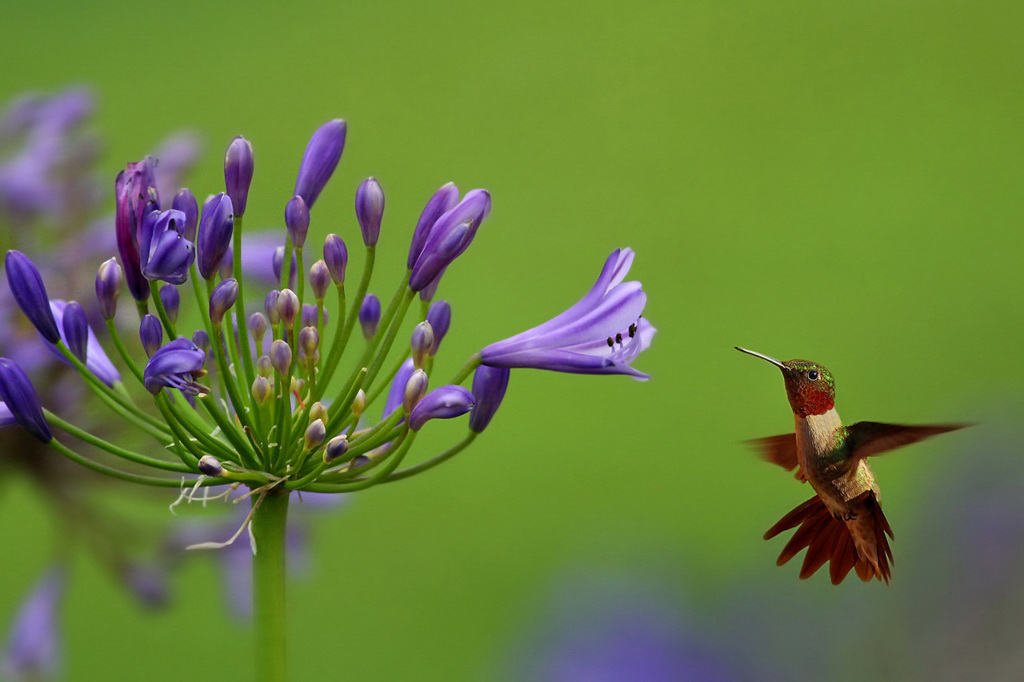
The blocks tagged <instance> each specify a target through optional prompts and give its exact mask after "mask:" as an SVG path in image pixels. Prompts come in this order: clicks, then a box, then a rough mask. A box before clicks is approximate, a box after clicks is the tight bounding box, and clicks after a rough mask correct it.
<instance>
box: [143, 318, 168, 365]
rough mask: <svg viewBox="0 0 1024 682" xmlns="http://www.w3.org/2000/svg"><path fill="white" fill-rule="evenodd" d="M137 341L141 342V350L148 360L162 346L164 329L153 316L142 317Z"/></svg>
mask: <svg viewBox="0 0 1024 682" xmlns="http://www.w3.org/2000/svg"><path fill="white" fill-rule="evenodd" d="M139 340H140V341H142V349H143V350H144V351H146V357H149V358H151V357H153V354H154V353H156V352H157V351H158V350H160V347H161V346H163V345H164V328H163V326H162V325H161V324H160V320H159V319H157V317H156V316H155V315H143V317H142V322H140V323H139Z"/></svg>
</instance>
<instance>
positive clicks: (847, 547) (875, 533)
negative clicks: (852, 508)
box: [764, 491, 892, 585]
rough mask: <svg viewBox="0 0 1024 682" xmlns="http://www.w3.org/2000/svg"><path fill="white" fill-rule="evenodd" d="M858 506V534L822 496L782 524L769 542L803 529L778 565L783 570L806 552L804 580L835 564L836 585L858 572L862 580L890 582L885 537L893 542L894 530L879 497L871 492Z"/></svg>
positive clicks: (766, 536)
mask: <svg viewBox="0 0 1024 682" xmlns="http://www.w3.org/2000/svg"><path fill="white" fill-rule="evenodd" d="M857 503H858V504H857V517H856V518H855V519H853V520H851V521H850V522H849V524H850V525H853V524H856V526H855V528H854V529H852V530H853V532H851V528H848V522H846V521H843V520H842V519H837V518H836V517H834V516H833V515H832V512H831V511H829V509H828V507H826V506H825V503H824V502H822V501H821V498H819V497H818V496H817V495H815V496H814V497H812V498H811V499H809V500H807V501H806V502H804V503H803V504H801V505H800V506H798V507H797V508H796V509H794V510H793V511H791V512H789V513H788V514H786V515H785V516H783V517H782V518H781V519H779V522H778V523H776V524H775V525H774V526H772V527H771V528H769V529H768V532H766V533H765V534H764V539H765V540H769V539H771V538H773V537H775V536H776V535H778V534H779V533H781V532H783V531H786V530H790V529H791V528H796V529H797V530H796V533H794V534H793V537H791V538H790V539H789V542H787V543H786V546H785V547H784V548H783V549H782V553H781V554H779V559H778V561H777V562H776V563H777V565H779V566H782V565H783V564H785V563H786V562H787V561H789V560H790V559H792V558H793V557H794V556H796V555H797V554H799V553H800V552H801V551H802V550H803V549H804V548H806V549H807V554H806V556H804V563H803V566H801V567H800V578H801V579H802V580H804V579H807V578H809V577H811V576H812V575H814V573H816V572H817V570H818V569H819V568H821V567H822V566H824V565H825V564H826V563H828V562H831V563H830V565H829V575H830V577H831V579H832V584H833V585H838V584H839V583H841V582H842V581H843V580H844V579H845V578H846V576H847V574H849V572H850V571H851V570H853V569H856V573H857V576H858V577H859V578H860V579H861V580H864V581H867V580H871V579H872V578H878V579H879V580H884V581H885V582H886V583H888V582H889V576H890V574H891V572H890V569H889V564H890V562H891V561H892V550H891V549H890V548H889V542H888V540H886V537H885V535H886V533H888V535H889V537H892V530H891V529H890V528H889V523H888V521H886V520H885V516H884V515H883V514H882V510H881V508H880V507H879V506H878V501H877V500H876V499H875V496H874V493H873V492H870V491H869V492H868V493H867V494H866V495H865V496H863V497H862V498H860V499H858V500H857ZM798 526H799V527H798ZM855 535H856V537H855Z"/></svg>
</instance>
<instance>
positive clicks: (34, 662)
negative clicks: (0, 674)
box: [5, 568, 65, 679]
mask: <svg viewBox="0 0 1024 682" xmlns="http://www.w3.org/2000/svg"><path fill="white" fill-rule="evenodd" d="M64 583H65V576H64V572H63V571H62V570H60V569H56V568H53V569H50V570H48V571H47V572H46V573H44V574H43V577H42V578H41V579H40V580H39V582H38V583H37V584H36V585H35V587H33V588H32V592H31V593H30V594H29V595H28V598H27V599H26V600H25V602H24V603H23V604H22V605H21V608H20V609H19V610H18V614H17V615H16V616H15V617H14V623H13V624H12V625H11V638H10V641H9V643H8V656H7V660H6V666H5V667H6V668H7V670H5V672H6V673H8V674H10V675H12V676H15V677H18V678H24V679H35V678H40V679H42V678H49V677H50V676H51V674H52V673H53V672H54V671H55V670H56V668H57V664H58V658H59V649H60V643H59V638H58V633H57V607H58V605H59V603H60V600H61V597H62V596H63V593H64Z"/></svg>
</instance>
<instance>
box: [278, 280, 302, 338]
mask: <svg viewBox="0 0 1024 682" xmlns="http://www.w3.org/2000/svg"><path fill="white" fill-rule="evenodd" d="M277 314H278V315H280V316H281V321H282V322H284V328H285V329H292V328H293V327H294V326H295V320H296V319H297V318H298V316H299V297H298V296H296V295H295V292H294V291H292V290H291V289H282V290H281V295H280V296H278V297H277Z"/></svg>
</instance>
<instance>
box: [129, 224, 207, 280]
mask: <svg viewBox="0 0 1024 682" xmlns="http://www.w3.org/2000/svg"><path fill="white" fill-rule="evenodd" d="M187 222H188V219H187V217H186V215H185V213H184V212H183V211H176V210H174V209H171V210H168V211H153V212H152V213H150V214H149V215H147V216H146V219H145V222H144V223H143V225H142V231H141V232H140V233H139V257H140V259H141V266H142V276H143V277H145V278H146V279H148V280H150V281H153V280H159V281H162V282H168V283H170V284H184V283H185V280H187V279H188V269H189V266H191V265H192V261H193V260H195V257H196V251H195V246H193V244H192V242H191V241H189V239H188V237H187V236H186V235H185V231H186V229H187Z"/></svg>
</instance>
